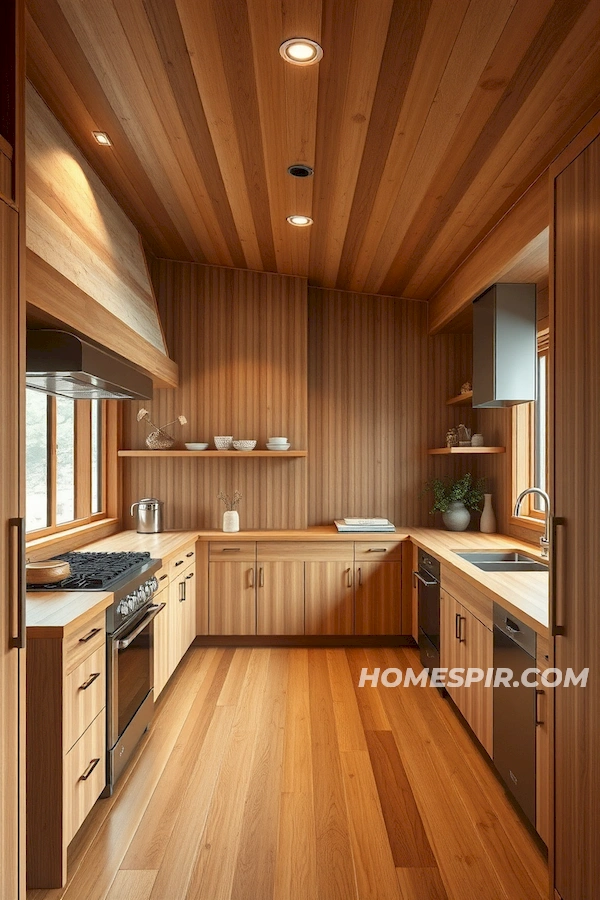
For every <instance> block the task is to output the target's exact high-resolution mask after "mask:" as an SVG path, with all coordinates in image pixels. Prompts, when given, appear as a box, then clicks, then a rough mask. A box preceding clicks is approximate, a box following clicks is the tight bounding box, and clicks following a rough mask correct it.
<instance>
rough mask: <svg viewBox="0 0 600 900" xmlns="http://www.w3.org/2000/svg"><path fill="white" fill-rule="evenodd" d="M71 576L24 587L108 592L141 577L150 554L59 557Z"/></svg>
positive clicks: (87, 554) (32, 589)
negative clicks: (53, 581)
mask: <svg viewBox="0 0 600 900" xmlns="http://www.w3.org/2000/svg"><path fill="white" fill-rule="evenodd" d="M54 559H64V560H66V561H67V562H68V563H69V565H70V566H71V574H70V575H69V576H68V577H67V578H63V580H62V581H57V582H55V583H54V584H31V585H29V584H28V585H27V590H28V591H108V590H112V589H114V588H115V587H118V586H120V585H121V584H122V583H123V582H126V581H128V580H129V579H130V578H132V577H134V576H135V575H137V574H139V573H142V572H143V571H144V569H145V567H147V565H148V563H149V562H150V554H149V553H147V552H143V553H142V552H140V553H61V554H60V555H59V556H56V557H54Z"/></svg>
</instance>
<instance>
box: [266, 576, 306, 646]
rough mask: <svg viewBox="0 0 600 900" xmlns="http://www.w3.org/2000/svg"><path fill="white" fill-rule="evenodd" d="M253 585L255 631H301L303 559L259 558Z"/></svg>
mask: <svg viewBox="0 0 600 900" xmlns="http://www.w3.org/2000/svg"><path fill="white" fill-rule="evenodd" d="M257 568H258V584H257V588H256V633H257V634H304V563H303V562H299V561H298V560H279V561H272V560H267V561H260V562H259V563H258V566H257Z"/></svg>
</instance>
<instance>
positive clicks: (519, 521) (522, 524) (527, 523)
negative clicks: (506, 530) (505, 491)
mask: <svg viewBox="0 0 600 900" xmlns="http://www.w3.org/2000/svg"><path fill="white" fill-rule="evenodd" d="M510 524H511V525H515V526H517V527H518V528H529V530H530V531H535V532H537V533H538V534H543V533H544V523H543V522H542V521H541V520H540V519H534V518H533V516H511V517H510Z"/></svg>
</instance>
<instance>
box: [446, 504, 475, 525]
mask: <svg viewBox="0 0 600 900" xmlns="http://www.w3.org/2000/svg"><path fill="white" fill-rule="evenodd" d="M442 519H443V520H444V525H445V526H446V528H447V529H448V531H464V530H465V529H466V528H467V526H468V525H469V522H470V521H471V513H470V512H469V510H468V509H467V507H466V506H465V504H464V503H463V502H462V500H454V501H453V502H452V503H451V504H450V506H449V507H448V509H447V511H446V512H445V513H442Z"/></svg>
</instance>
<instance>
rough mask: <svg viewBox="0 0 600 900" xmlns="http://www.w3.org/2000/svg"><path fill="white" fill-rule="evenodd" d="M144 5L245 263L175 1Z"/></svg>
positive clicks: (202, 167)
mask: <svg viewBox="0 0 600 900" xmlns="http://www.w3.org/2000/svg"><path fill="white" fill-rule="evenodd" d="M144 8H145V10H146V15H147V16H148V21H149V23H150V27H151V28H152V33H153V35H154V40H155V41H156V45H157V47H158V51H159V53H160V56H161V60H162V64H163V67H164V70H165V72H166V75H167V77H168V79H169V82H170V85H171V90H172V93H173V98H174V101H175V103H176V104H177V108H178V111H179V115H180V118H181V121H182V123H183V126H184V128H185V129H186V131H187V133H188V136H189V142H190V147H191V152H192V153H193V155H194V158H195V160H196V166H197V169H198V171H199V172H200V173H201V174H202V179H203V182H204V188H205V190H206V191H207V193H208V196H209V198H210V203H211V205H212V208H213V210H214V213H215V215H216V216H217V218H218V222H219V227H220V230H221V232H222V234H223V236H224V238H225V240H226V242H227V247H228V251H229V257H230V259H231V262H232V263H233V265H234V266H244V265H245V260H244V252H243V250H242V245H241V243H240V239H239V236H238V233H237V229H236V227H235V222H234V219H233V215H232V212H231V206H230V204H229V198H228V196H227V191H226V190H225V185H224V183H223V178H222V175H221V170H220V169H219V163H218V160H217V157H216V155H215V151H214V147H213V144H212V140H211V136H210V131H209V128H208V123H207V121H206V116H205V115H204V109H203V107H202V101H201V99H200V95H199V93H198V85H197V84H196V79H195V77H194V70H193V69H192V64H191V62H190V57H189V53H188V50H187V46H186V43H185V37H184V35H183V30H182V28H181V22H180V21H179V14H178V12H177V6H176V3H175V0H144Z"/></svg>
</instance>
